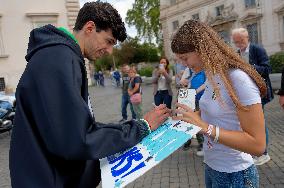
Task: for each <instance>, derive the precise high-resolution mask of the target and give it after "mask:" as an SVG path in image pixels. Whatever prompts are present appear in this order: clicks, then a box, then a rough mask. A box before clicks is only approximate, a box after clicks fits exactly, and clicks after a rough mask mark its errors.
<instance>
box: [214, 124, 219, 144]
mask: <svg viewBox="0 0 284 188" xmlns="http://www.w3.org/2000/svg"><path fill="white" fill-rule="evenodd" d="M215 132H216V133H215V138H214V142H215V143H218V140H219V136H220V127H218V126H216V131H215Z"/></svg>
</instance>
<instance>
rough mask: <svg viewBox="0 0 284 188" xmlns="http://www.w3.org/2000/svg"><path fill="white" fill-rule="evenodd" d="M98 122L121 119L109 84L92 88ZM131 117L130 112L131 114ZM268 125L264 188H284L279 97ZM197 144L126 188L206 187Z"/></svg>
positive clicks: (4, 156)
mask: <svg viewBox="0 0 284 188" xmlns="http://www.w3.org/2000/svg"><path fill="white" fill-rule="evenodd" d="M90 95H91V98H92V101H93V105H94V110H95V116H96V118H97V119H96V120H97V121H100V122H115V121H118V120H120V119H121V115H120V101H121V90H120V89H119V88H114V87H113V86H111V85H110V83H109V82H107V86H106V87H105V88H103V87H91V88H90ZM152 102H153V95H152V86H151V85H146V86H143V111H144V112H146V111H148V110H150V109H151V108H152V105H151V103H152ZM128 114H130V113H129V110H128ZM265 116H266V124H267V126H268V127H269V133H270V135H269V138H270V143H269V155H270V157H271V160H270V161H269V162H268V163H266V164H265V165H262V166H259V167H258V170H259V174H260V183H261V187H284V178H283V177H284V142H282V141H281V140H282V139H283V138H284V129H283V127H284V111H283V110H282V109H280V107H279V105H278V97H277V96H276V97H275V99H274V100H273V101H272V102H271V103H269V104H268V105H267V106H266V107H265ZM9 144H10V135H9V133H5V134H1V135H0V188H9V187H11V186H10V177H9V167H8V153H9ZM196 147H197V141H196V140H195V139H194V140H193V143H192V146H191V148H190V149H189V150H188V151H183V150H182V149H179V150H177V151H176V152H175V153H173V154H172V155H171V156H169V157H168V158H167V159H165V160H164V161H163V162H161V163H160V164H159V165H157V166H156V167H154V168H153V169H152V170H150V171H148V172H147V173H146V174H144V175H143V176H141V177H140V178H138V179H137V180H136V181H134V182H133V183H131V184H130V185H128V186H127V188H139V187H143V188H167V187H170V188H178V187H181V188H183V187H194V188H195V187H204V172H203V162H202V158H201V157H197V156H196V155H195V152H196Z"/></svg>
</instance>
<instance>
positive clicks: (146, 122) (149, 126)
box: [140, 119, 152, 133]
mask: <svg viewBox="0 0 284 188" xmlns="http://www.w3.org/2000/svg"><path fill="white" fill-rule="evenodd" d="M140 121H142V122H143V123H145V124H146V125H147V127H148V130H149V133H151V132H152V130H151V129H152V127H151V125H150V124H149V123H148V121H147V120H146V119H140Z"/></svg>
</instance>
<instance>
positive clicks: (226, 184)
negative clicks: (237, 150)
mask: <svg viewBox="0 0 284 188" xmlns="http://www.w3.org/2000/svg"><path fill="white" fill-rule="evenodd" d="M205 185H206V188H258V187H259V175H258V171H257V169H256V167H255V165H251V166H250V167H248V168H247V169H245V170H242V171H239V172H233V173H226V172H218V171H216V170H213V169H212V168H210V167H209V166H208V165H206V164H205Z"/></svg>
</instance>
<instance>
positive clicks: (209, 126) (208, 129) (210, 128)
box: [205, 124, 214, 149]
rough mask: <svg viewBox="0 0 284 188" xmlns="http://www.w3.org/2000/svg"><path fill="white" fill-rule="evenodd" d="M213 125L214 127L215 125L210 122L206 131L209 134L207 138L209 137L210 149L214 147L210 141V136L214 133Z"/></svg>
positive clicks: (208, 144)
mask: <svg viewBox="0 0 284 188" xmlns="http://www.w3.org/2000/svg"><path fill="white" fill-rule="evenodd" d="M213 127H214V126H213V125H211V124H208V127H207V131H206V133H205V134H206V136H207V139H208V141H207V146H208V148H209V149H211V148H212V147H213V145H212V143H211V142H210V140H211V138H210V136H211V134H212V131H213Z"/></svg>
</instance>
